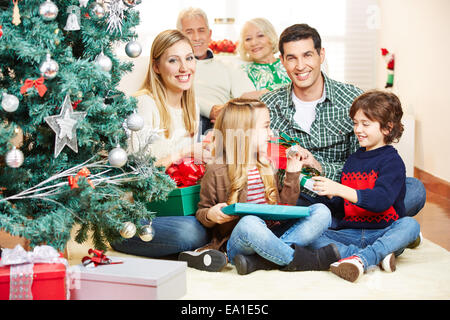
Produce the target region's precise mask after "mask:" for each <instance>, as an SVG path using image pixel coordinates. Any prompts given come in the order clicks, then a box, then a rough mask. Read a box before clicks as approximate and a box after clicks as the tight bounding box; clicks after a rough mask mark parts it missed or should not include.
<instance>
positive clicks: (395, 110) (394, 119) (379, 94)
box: [350, 90, 404, 144]
mask: <svg viewBox="0 0 450 320" xmlns="http://www.w3.org/2000/svg"><path fill="white" fill-rule="evenodd" d="M358 110H362V112H363V113H364V114H365V115H366V117H367V118H369V119H370V120H372V121H377V122H379V123H380V129H381V130H383V129H386V130H387V131H389V133H388V134H387V135H384V143H386V144H391V143H392V142H398V141H399V140H400V137H401V136H402V134H403V130H404V128H403V124H402V123H401V120H402V116H403V111H402V105H401V103H400V99H399V98H398V97H397V96H396V95H395V94H393V93H391V92H387V91H381V90H371V91H367V92H365V93H363V94H362V95H360V96H359V97H357V98H356V99H355V101H353V104H352V106H351V107H350V118H352V119H353V118H354V116H355V114H356V112H358Z"/></svg>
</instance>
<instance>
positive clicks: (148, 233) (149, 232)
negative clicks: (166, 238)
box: [139, 225, 155, 242]
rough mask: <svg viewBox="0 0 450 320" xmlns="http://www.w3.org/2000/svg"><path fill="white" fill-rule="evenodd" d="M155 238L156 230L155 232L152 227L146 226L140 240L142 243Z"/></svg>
mask: <svg viewBox="0 0 450 320" xmlns="http://www.w3.org/2000/svg"><path fill="white" fill-rule="evenodd" d="M154 236H155V230H153V227H152V226H151V225H145V226H142V227H141V230H140V233H139V238H141V240H142V241H145V242H149V241H152V240H153V237H154Z"/></svg>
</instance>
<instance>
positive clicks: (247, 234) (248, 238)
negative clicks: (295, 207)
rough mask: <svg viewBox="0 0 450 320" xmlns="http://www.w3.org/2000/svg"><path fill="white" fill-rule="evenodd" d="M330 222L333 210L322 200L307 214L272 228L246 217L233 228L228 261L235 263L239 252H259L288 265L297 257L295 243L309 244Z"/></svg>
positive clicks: (250, 216) (254, 217) (264, 256)
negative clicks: (293, 246) (322, 202)
mask: <svg viewBox="0 0 450 320" xmlns="http://www.w3.org/2000/svg"><path fill="white" fill-rule="evenodd" d="M330 225H331V212H330V210H329V209H328V208H327V206H325V205H323V204H321V203H317V204H314V205H311V206H310V215H309V216H308V217H305V218H300V219H294V220H291V221H289V222H287V223H286V224H283V225H281V226H280V227H279V228H274V229H273V230H271V229H269V228H267V225H266V223H265V222H264V220H262V219H261V218H259V217H257V216H253V215H248V216H244V217H242V218H241V219H240V220H239V222H238V224H237V225H236V226H235V227H234V229H233V232H232V233H231V237H230V239H229V240H228V243H227V254H228V260H229V261H230V262H231V263H233V258H234V257H235V256H236V255H237V254H243V255H251V254H254V253H257V254H258V255H260V256H261V257H263V258H265V259H267V260H270V261H272V262H274V263H276V264H278V265H281V266H284V265H288V264H289V263H290V262H291V261H292V259H293V257H294V249H293V248H292V247H291V245H292V244H294V243H296V244H298V245H300V246H307V245H308V244H310V243H311V242H313V241H314V240H315V239H317V238H318V237H320V235H321V234H322V233H323V232H324V231H325V230H327V229H328V227H329V226H330ZM287 226H288V228H287V230H286V227H287Z"/></svg>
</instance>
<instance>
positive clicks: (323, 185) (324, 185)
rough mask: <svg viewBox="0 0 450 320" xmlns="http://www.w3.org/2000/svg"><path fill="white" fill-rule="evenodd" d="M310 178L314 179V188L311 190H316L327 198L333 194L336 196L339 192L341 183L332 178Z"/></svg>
mask: <svg viewBox="0 0 450 320" xmlns="http://www.w3.org/2000/svg"><path fill="white" fill-rule="evenodd" d="M311 179H313V180H314V188H313V190H314V191H315V192H317V194H318V195H319V196H327V197H328V198H332V197H334V196H338V195H339V194H340V193H339V191H340V187H341V184H340V183H337V182H335V181H333V180H330V179H328V178H325V177H322V176H315V177H312V178H311Z"/></svg>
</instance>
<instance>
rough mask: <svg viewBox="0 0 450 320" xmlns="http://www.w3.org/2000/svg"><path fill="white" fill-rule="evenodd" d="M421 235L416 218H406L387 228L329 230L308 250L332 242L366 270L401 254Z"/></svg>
mask: <svg viewBox="0 0 450 320" xmlns="http://www.w3.org/2000/svg"><path fill="white" fill-rule="evenodd" d="M419 233H420V226H419V223H417V221H416V220H415V219H414V218H411V217H403V218H400V219H398V220H397V221H394V222H393V223H392V224H391V225H390V226H389V227H387V228H384V229H340V230H331V229H330V230H326V231H325V232H324V233H323V234H322V235H321V236H320V237H319V238H318V239H316V240H315V241H313V242H312V243H310V245H309V247H310V248H313V249H318V248H321V247H323V246H326V245H328V244H330V243H334V244H336V245H337V247H338V249H339V253H340V255H341V259H343V258H347V257H350V256H353V255H356V256H358V257H360V258H361V260H362V261H363V263H364V269H365V270H367V268H368V267H370V266H376V265H378V264H379V263H380V262H381V261H382V260H383V258H384V257H385V256H387V255H388V254H390V253H395V254H396V255H398V254H400V253H401V252H402V251H403V249H404V248H406V247H407V246H408V245H409V244H410V243H411V242H413V241H414V240H415V239H416V238H417V237H418V236H419Z"/></svg>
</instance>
